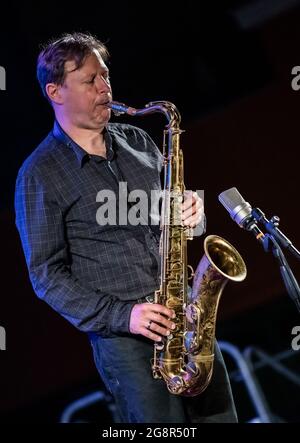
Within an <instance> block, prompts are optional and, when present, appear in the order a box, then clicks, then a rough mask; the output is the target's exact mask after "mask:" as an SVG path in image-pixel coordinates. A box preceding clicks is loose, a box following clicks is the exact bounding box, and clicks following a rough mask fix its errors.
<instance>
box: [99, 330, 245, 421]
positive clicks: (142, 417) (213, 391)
mask: <svg viewBox="0 0 300 443" xmlns="http://www.w3.org/2000/svg"><path fill="white" fill-rule="evenodd" d="M91 343H92V347H93V352H94V359H95V363H96V367H97V369H98V371H99V373H100V375H101V378H102V380H103V382H104V384H105V386H106V387H107V389H108V390H109V391H110V392H111V394H112V395H113V397H114V399H115V402H116V406H117V409H118V414H119V416H120V422H123V423H224V422H226V423H234V422H237V416H236V410H235V406H234V402H233V397H232V393H231V388H230V383H229V379H228V375H227V371H226V368H225V364H224V361H223V357H222V355H221V352H220V350H219V347H218V345H217V343H216V345H215V361H214V372H213V376H212V380H211V382H210V384H209V386H208V388H207V389H206V390H205V391H204V392H203V393H202V394H200V395H199V396H197V397H190V398H188V397H181V396H176V395H173V394H170V393H169V392H168V390H167V388H166V384H165V382H164V381H163V380H155V379H153V377H152V371H151V363H150V360H151V358H152V357H153V342H152V341H150V340H148V339H146V338H144V337H142V336H134V335H132V336H128V337H127V336H126V337H113V338H101V337H96V338H94V339H93V340H92V341H91Z"/></svg>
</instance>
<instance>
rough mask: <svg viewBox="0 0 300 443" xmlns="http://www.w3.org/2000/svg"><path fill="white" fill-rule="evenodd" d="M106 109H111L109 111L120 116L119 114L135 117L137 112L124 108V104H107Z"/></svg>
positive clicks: (127, 107)
mask: <svg viewBox="0 0 300 443" xmlns="http://www.w3.org/2000/svg"><path fill="white" fill-rule="evenodd" d="M107 107H108V108H111V110H112V111H113V112H114V114H115V115H121V114H128V115H135V114H136V113H137V110H136V109H135V108H132V107H130V106H126V105H124V103H119V102H110V103H107Z"/></svg>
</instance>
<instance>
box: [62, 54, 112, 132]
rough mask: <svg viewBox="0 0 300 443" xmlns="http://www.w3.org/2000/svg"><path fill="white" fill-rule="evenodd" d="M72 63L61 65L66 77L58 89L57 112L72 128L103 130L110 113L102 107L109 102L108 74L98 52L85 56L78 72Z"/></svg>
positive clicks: (110, 97) (110, 96) (110, 98)
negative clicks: (59, 102)
mask: <svg viewBox="0 0 300 443" xmlns="http://www.w3.org/2000/svg"><path fill="white" fill-rule="evenodd" d="M75 68H76V65H75V62H74V61H67V62H66V63H65V72H66V77H65V81H64V83H63V85H62V86H61V88H60V93H61V97H62V104H61V105H59V106H62V108H61V109H60V111H62V113H63V115H64V116H65V117H66V118H68V119H69V120H70V121H71V122H72V124H73V125H75V126H77V127H80V128H85V129H98V128H101V127H103V125H105V124H106V123H107V122H108V121H109V119H110V114H111V111H110V109H109V108H107V107H106V106H105V104H106V103H107V102H109V101H111V100H112V93H111V87H110V82H109V72H108V69H107V66H106V65H105V63H104V61H103V59H102V57H101V56H100V54H99V52H98V51H96V50H94V52H93V53H92V54H91V55H89V56H87V58H86V59H85V61H84V64H83V65H82V66H81V68H80V69H76V70H74V69H75Z"/></svg>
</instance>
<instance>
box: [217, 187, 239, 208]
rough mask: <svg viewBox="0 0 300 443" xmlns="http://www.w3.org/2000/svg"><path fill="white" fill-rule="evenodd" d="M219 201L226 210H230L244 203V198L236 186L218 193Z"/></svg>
mask: <svg viewBox="0 0 300 443" xmlns="http://www.w3.org/2000/svg"><path fill="white" fill-rule="evenodd" d="M218 198H219V201H220V203H222V205H223V206H224V207H225V209H227V211H228V212H230V213H231V212H232V211H233V210H234V209H235V208H236V207H237V206H239V205H241V204H242V203H245V200H244V199H243V197H242V196H241V194H240V193H239V191H238V190H237V189H236V188H230V189H227V191H223V192H221V194H220V195H219V197H218Z"/></svg>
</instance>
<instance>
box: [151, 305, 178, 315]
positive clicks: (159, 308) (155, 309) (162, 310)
mask: <svg viewBox="0 0 300 443" xmlns="http://www.w3.org/2000/svg"><path fill="white" fill-rule="evenodd" d="M146 305H147V307H146V310H147V312H148V313H150V312H152V313H159V314H162V315H165V316H166V317H168V318H175V317H176V315H175V312H174V311H173V309H168V308H167V307H166V306H164V305H160V304H159V303H146ZM150 317H151V316H150V315H149V319H150Z"/></svg>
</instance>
